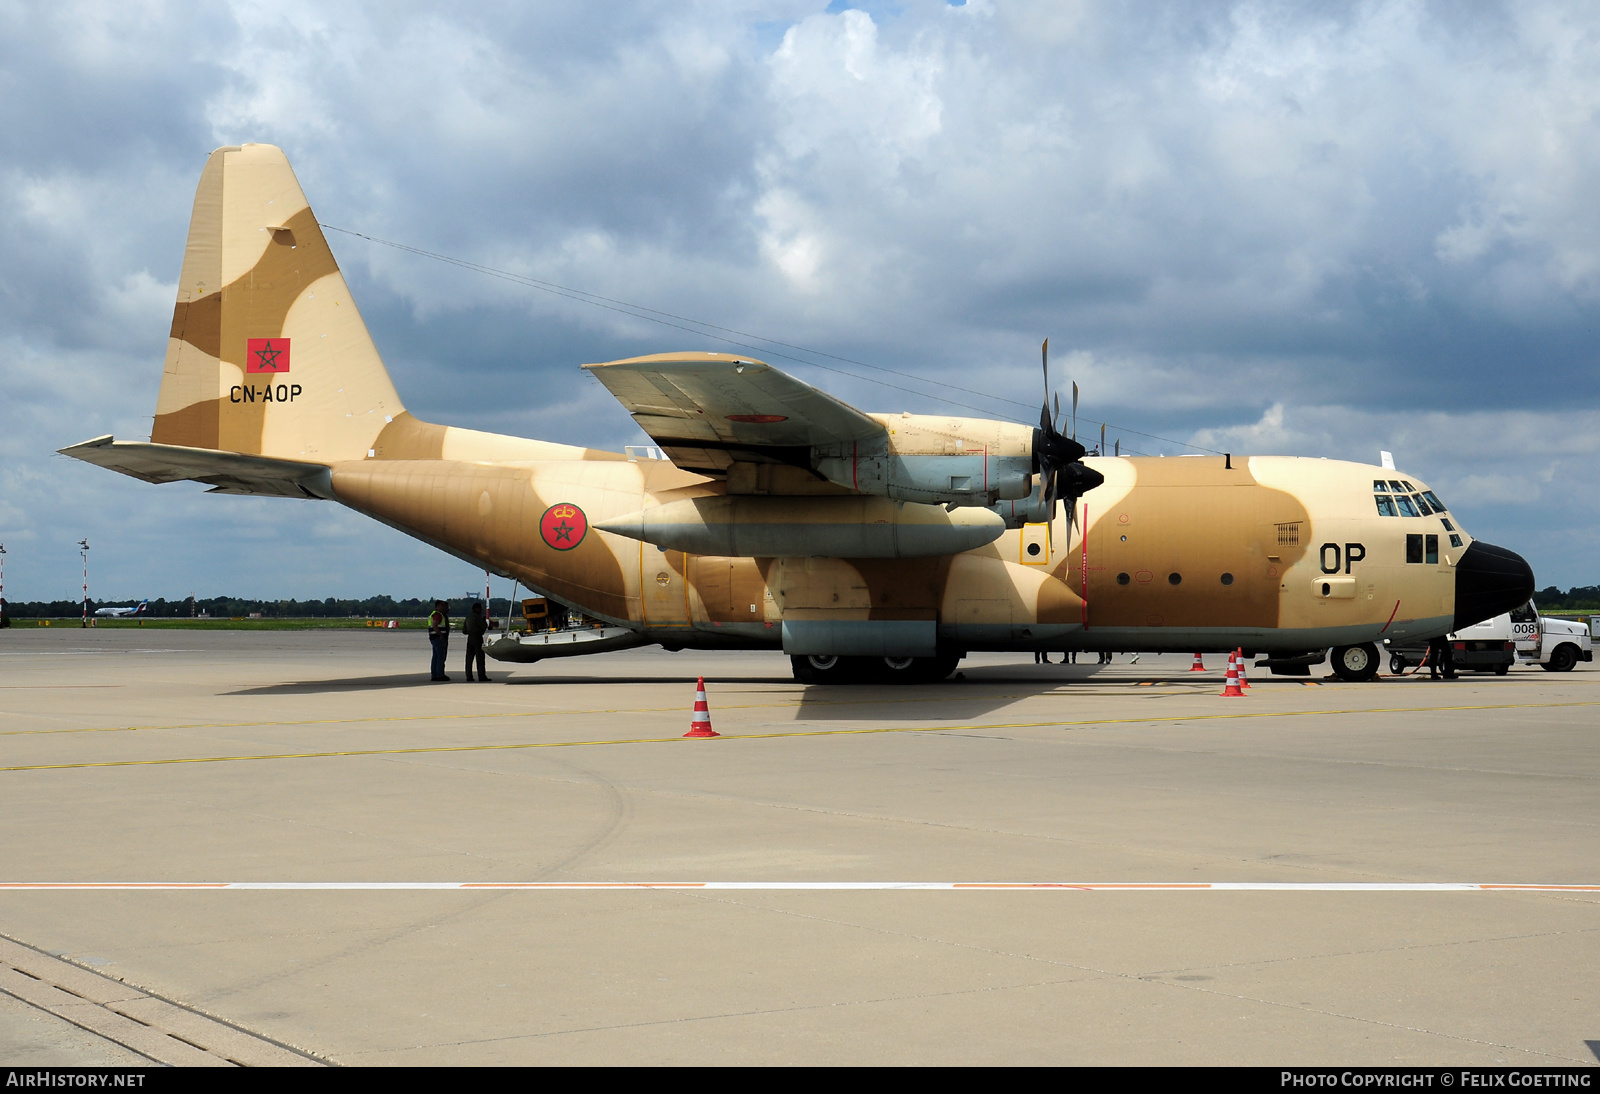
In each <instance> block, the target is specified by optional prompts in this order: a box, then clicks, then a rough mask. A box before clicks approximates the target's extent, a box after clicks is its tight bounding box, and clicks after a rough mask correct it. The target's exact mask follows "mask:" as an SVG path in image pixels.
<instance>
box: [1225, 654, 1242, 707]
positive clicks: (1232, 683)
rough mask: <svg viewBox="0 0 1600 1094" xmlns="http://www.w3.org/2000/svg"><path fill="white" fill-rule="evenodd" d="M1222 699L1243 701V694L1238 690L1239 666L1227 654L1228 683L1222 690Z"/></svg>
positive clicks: (1230, 655)
mask: <svg viewBox="0 0 1600 1094" xmlns="http://www.w3.org/2000/svg"><path fill="white" fill-rule="evenodd" d="M1222 697H1223V698H1224V699H1243V698H1244V692H1242V691H1240V690H1239V665H1238V662H1236V661H1235V660H1234V659H1233V654H1231V653H1230V654H1228V682H1227V686H1226V687H1224V688H1223V689H1222Z"/></svg>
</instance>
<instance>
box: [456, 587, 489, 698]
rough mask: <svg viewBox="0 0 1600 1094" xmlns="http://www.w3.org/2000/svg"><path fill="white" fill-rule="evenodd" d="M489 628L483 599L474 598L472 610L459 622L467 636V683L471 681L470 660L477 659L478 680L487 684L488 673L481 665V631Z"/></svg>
mask: <svg viewBox="0 0 1600 1094" xmlns="http://www.w3.org/2000/svg"><path fill="white" fill-rule="evenodd" d="M488 629H489V621H488V620H487V619H485V618H484V617H483V601H481V600H474V601H473V602H472V611H471V612H470V613H468V615H467V621H466V622H465V623H463V624H461V630H462V632H463V633H465V634H466V636H467V683H469V684H470V683H472V661H473V658H477V661H478V682H479V683H480V684H487V683H488V682H489V673H488V672H487V671H486V670H485V669H484V667H483V632H484V631H486V630H488Z"/></svg>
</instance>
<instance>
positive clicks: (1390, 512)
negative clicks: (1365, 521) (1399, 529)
mask: <svg viewBox="0 0 1600 1094" xmlns="http://www.w3.org/2000/svg"><path fill="white" fill-rule="evenodd" d="M1372 500H1373V501H1375V502H1377V503H1378V515H1379V516H1380V517H1398V516H1399V515H1400V510H1398V509H1396V508H1395V507H1394V499H1393V498H1391V497H1390V496H1389V495H1388V494H1378V495H1376V496H1374V497H1373V499H1372Z"/></svg>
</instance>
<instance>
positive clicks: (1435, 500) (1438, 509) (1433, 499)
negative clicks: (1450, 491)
mask: <svg viewBox="0 0 1600 1094" xmlns="http://www.w3.org/2000/svg"><path fill="white" fill-rule="evenodd" d="M1422 496H1423V497H1425V498H1427V499H1428V504H1429V505H1431V506H1433V511H1434V512H1435V513H1443V512H1444V511H1445V506H1444V502H1442V501H1440V500H1439V495H1438V494H1435V493H1434V492H1433V491H1432V490H1424V491H1423V492H1422Z"/></svg>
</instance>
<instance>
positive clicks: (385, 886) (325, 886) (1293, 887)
mask: <svg viewBox="0 0 1600 1094" xmlns="http://www.w3.org/2000/svg"><path fill="white" fill-rule="evenodd" d="M80 889H94V890H115V891H127V890H154V891H179V890H195V889H265V890H275V891H297V892H314V891H321V890H333V891H386V890H454V891H461V890H473V889H540V890H543V889H584V890H595V889H745V890H763V889H770V890H780V891H811V890H835V891H837V890H844V891H863V890H895V889H899V890H935V891H947V892H948V891H955V890H974V889H982V890H1000V891H1009V892H1045V891H1076V892H1141V893H1152V892H1154V893H1176V892H1201V891H1204V892H1257V893H1460V892H1504V891H1517V892H1537V893H1600V884H1597V885H1544V884H1521V883H1499V884H1496V883H1481V882H1465V881H1444V882H1404V881H1375V882H1346V881H1296V882H1274V881H3V882H0V892H20V891H25V890H31V891H39V890H51V891H61V890H80Z"/></svg>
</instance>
